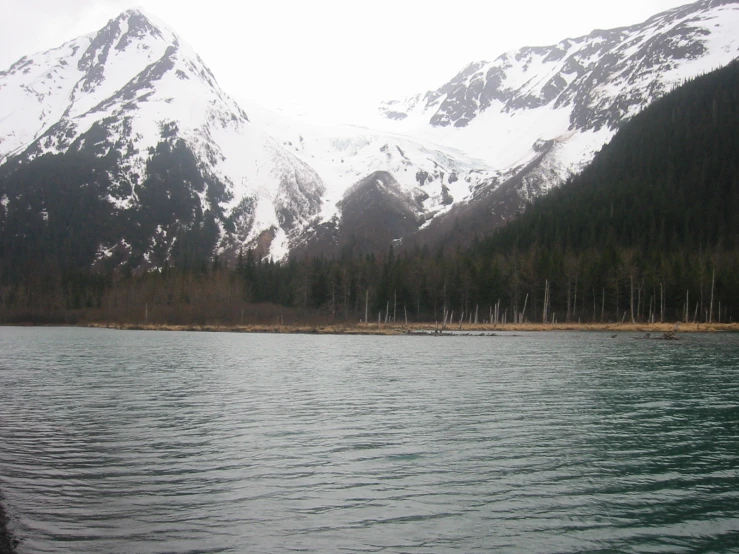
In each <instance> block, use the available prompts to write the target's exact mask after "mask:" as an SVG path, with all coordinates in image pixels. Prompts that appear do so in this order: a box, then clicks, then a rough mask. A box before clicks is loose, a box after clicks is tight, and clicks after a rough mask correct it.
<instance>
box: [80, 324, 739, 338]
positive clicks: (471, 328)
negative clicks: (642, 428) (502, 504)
mask: <svg viewBox="0 0 739 554" xmlns="http://www.w3.org/2000/svg"><path fill="white" fill-rule="evenodd" d="M74 327H88V328H95V329H115V330H122V331H180V332H182V331H187V332H211V333H274V334H307V335H315V334H318V335H387V336H394V335H420V336H426V335H433V336H456V335H459V334H460V333H461V334H470V335H477V334H481V333H482V334H488V336H489V334H491V333H492V334H495V333H497V332H541V331H593V332H611V333H656V334H658V335H659V334H660V333H661V334H664V333H673V332H674V331H675V323H556V324H554V325H552V324H546V323H521V324H513V323H509V324H505V325H489V324H474V323H473V324H468V323H463V324H462V325H461V326H460V325H459V324H455V325H451V326H447V327H446V328H445V329H444V330H443V331H441V328H440V326H437V325H435V324H432V323H410V324H408V325H402V324H392V323H388V324H377V323H370V324H365V323H355V324H333V325H169V324H157V323H84V324H79V325H74ZM437 331H438V332H437ZM716 332H739V323H689V324H684V323H682V324H680V326H679V328H678V329H677V336H679V335H680V334H682V333H716ZM654 338H659V337H654Z"/></svg>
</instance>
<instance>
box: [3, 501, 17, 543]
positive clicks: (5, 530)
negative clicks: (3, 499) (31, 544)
mask: <svg viewBox="0 0 739 554" xmlns="http://www.w3.org/2000/svg"><path fill="white" fill-rule="evenodd" d="M14 552H15V542H14V541H13V536H12V535H11V534H10V532H9V531H8V516H7V515H6V513H5V508H4V506H3V505H2V503H0V554H14Z"/></svg>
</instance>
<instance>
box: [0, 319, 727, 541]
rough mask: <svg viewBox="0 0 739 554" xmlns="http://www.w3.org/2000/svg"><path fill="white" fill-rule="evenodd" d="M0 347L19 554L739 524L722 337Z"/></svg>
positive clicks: (136, 341)
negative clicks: (676, 340) (669, 339)
mask: <svg viewBox="0 0 739 554" xmlns="http://www.w3.org/2000/svg"><path fill="white" fill-rule="evenodd" d="M624 338H626V337H624ZM0 352H2V354H0V441H2V442H1V444H2V449H0V490H2V492H3V496H4V502H5V504H6V506H7V511H8V513H9V515H10V516H11V528H12V530H13V532H14V533H15V535H16V536H17V537H18V538H20V539H21V546H20V549H19V550H20V552H21V553H31V552H33V553H36V552H40V553H44V552H60V551H70V552H79V553H87V552H131V551H135V552H146V553H160V552H162V553H163V552H193V553H194V552H490V551H495V552H731V551H734V552H736V551H737V550H736V545H737V544H739V469H738V468H739V402H737V399H738V398H739V380H737V379H736V370H737V368H739V337H736V336H732V335H723V336H717V335H691V336H686V337H685V338H684V340H682V341H680V343H664V342H659V341H632V340H611V339H609V338H607V337H606V335H602V334H597V333H590V334H587V333H582V334H578V333H542V334H538V333H532V334H527V335H524V336H522V337H512V336H499V337H494V338H490V337H485V338H480V337H457V338H455V339H453V340H440V339H438V338H436V337H341V336H339V337H330V336H292V335H291V336H274V335H237V334H192V333H138V332H116V331H106V330H86V329H8V328H5V329H2V330H0Z"/></svg>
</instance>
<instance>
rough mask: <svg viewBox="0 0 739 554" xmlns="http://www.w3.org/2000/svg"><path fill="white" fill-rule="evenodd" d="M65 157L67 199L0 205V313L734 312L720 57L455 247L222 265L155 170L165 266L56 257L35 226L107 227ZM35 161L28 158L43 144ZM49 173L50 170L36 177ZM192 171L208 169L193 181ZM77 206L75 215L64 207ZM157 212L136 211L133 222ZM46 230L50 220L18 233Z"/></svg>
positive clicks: (727, 110)
mask: <svg viewBox="0 0 739 554" xmlns="http://www.w3.org/2000/svg"><path fill="white" fill-rule="evenodd" d="M167 152H168V153H169V154H171V155H174V154H176V153H177V152H176V148H175V149H171V150H167ZM160 154H161V153H160ZM155 161H156V157H155V156H153V158H152V163H154V162H155ZM186 161H187V157H186V156H185V158H184V162H186ZM184 162H183V168H184V169H183V172H184V171H185V169H186V168H187V167H189V166H188V164H187V163H184ZM69 164H70V175H69V176H68V177H69V179H71V180H72V181H74V182H77V181H82V180H84V181H85V182H88V183H90V190H89V191H88V192H86V193H85V194H83V195H81V196H79V197H70V198H69V200H70V201H72V200H73V203H74V204H75V206H71V205H70V210H73V208H74V209H77V211H74V210H73V211H72V212H71V213H69V214H67V213H59V214H57V213H54V212H52V211H51V210H49V211H48V216H47V218H46V219H45V220H44V221H33V222H32V221H30V220H28V218H27V217H26V216H25V215H24V214H23V213H15V212H7V210H6V212H7V213H6V212H3V213H0V221H2V218H5V219H4V225H5V227H4V228H5V229H8V228H10V227H9V225H11V224H12V225H15V226H16V227H17V228H18V229H19V231H22V232H23V233H25V235H24V236H25V237H27V240H26V242H25V243H21V244H20V246H19V247H18V248H21V249H20V250H17V249H16V250H11V249H10V247H9V245H8V244H5V245H3V246H2V248H3V250H2V253H3V257H4V259H3V260H2V262H3V264H0V265H4V267H5V271H4V272H3V275H4V276H5V282H4V283H0V321H22V320H28V319H32V320H52V321H54V320H60V319H61V320H68V318H69V314H70V313H72V314H73V315H74V317H77V316H79V314H83V315H81V316H80V317H87V318H97V319H105V320H121V321H141V320H143V319H145V318H146V319H148V320H149V321H150V322H151V321H156V322H162V323H166V322H174V323H200V324H203V323H239V322H249V321H262V322H264V321H275V320H279V321H281V322H289V320H290V318H303V319H305V318H314V320H321V321H358V320H360V319H365V318H367V319H369V320H370V321H378V320H380V321H392V320H396V321H404V320H405V319H406V318H407V319H408V321H419V320H420V321H429V320H430V321H434V320H435V321H443V320H445V319H446V320H450V319H452V318H453V319H454V320H455V321H459V320H460V319H463V320H464V321H475V320H477V321H484V320H491V319H495V320H497V321H507V322H522V321H539V322H541V321H543V320H545V321H548V322H550V321H553V320H556V321H558V322H565V321H568V322H577V321H582V322H586V321H596V322H601V321H602V322H614V321H617V322H621V321H624V320H628V321H642V322H643V321H688V320H689V321H698V322H702V321H710V322H717V321H718V322H731V321H735V320H736V318H737V317H738V316H739V217H737V214H738V213H739V63H736V62H735V63H733V64H731V65H729V66H728V67H726V68H724V69H721V70H718V71H716V72H713V73H711V74H709V75H706V76H703V77H700V78H698V79H695V80H693V81H691V82H689V83H686V84H685V85H684V86H682V87H680V88H679V89H676V90H675V91H673V92H672V93H670V94H669V95H667V96H666V97H664V98H663V99H661V100H659V101H658V102H656V103H654V104H653V105H651V106H650V107H649V108H647V109H646V110H645V111H644V112H642V113H641V114H639V115H637V116H635V117H634V118H633V119H632V120H631V121H629V122H628V123H627V124H625V125H624V126H623V128H622V129H621V130H620V131H619V133H618V134H617V135H616V136H615V138H614V139H613V141H612V142H611V143H610V144H609V145H608V146H606V147H604V149H603V151H602V152H601V153H599V154H598V155H597V156H596V159H595V161H594V162H593V164H592V165H591V166H590V167H588V168H587V169H586V170H585V171H584V172H583V173H582V174H581V175H580V176H578V177H576V178H575V179H573V180H572V181H571V182H569V183H567V184H565V185H563V186H562V187H561V188H559V189H557V190H555V191H553V192H552V193H551V194H550V195H549V196H547V197H545V198H543V199H540V200H538V201H537V202H535V203H534V204H533V205H531V206H529V208H528V209H527V210H526V212H525V213H523V214H522V215H521V216H520V217H519V218H518V219H517V220H515V221H513V222H511V223H510V224H508V225H507V226H506V227H504V228H502V229H500V230H499V231H497V232H496V233H495V234H494V235H492V236H490V237H486V238H480V239H479V240H477V241H476V242H475V243H474V244H473V245H472V247H470V248H465V249H463V248H461V247H459V248H456V249H450V248H446V249H442V248H431V247H428V246H415V245H414V246H413V247H405V248H403V247H402V245H401V247H400V248H396V249H392V248H391V249H390V250H389V251H388V252H386V253H384V254H382V255H375V254H363V253H360V251H359V250H358V249H357V248H355V247H354V246H353V245H347V246H346V247H345V248H344V249H343V251H342V252H341V255H340V256H339V257H336V258H314V259H307V258H306V259H301V260H299V261H298V260H295V259H291V260H289V261H288V262H286V263H274V262H271V261H262V260H259V259H258V258H257V256H256V255H255V254H254V253H253V252H243V253H242V255H240V256H239V258H238V262H237V263H236V265H235V267H226V266H224V264H223V263H221V262H220V261H219V260H218V259H217V258H216V259H215V260H212V259H210V258H208V257H207V253H208V252H209V249H210V248H211V245H212V242H213V234H214V233H215V228H213V226H212V225H209V221H208V218H207V214H206V216H204V215H203V214H201V213H200V212H198V210H197V202H195V199H194V197H192V195H191V196H189V197H188V196H187V195H185V196H183V195H181V194H176V193H177V191H178V188H177V186H178V185H177V183H176V182H173V181H172V182H170V181H171V177H172V176H171V175H168V178H170V181H167V183H168V184H167V187H169V188H163V189H162V190H164V191H165V192H166V191H170V192H168V193H167V194H165V196H167V198H168V199H169V198H181V199H182V212H181V214H180V216H179V217H180V218H181V220H182V221H183V222H187V223H188V225H187V226H186V227H183V234H182V235H181V236H180V237H179V241H180V244H182V245H183V246H185V247H186V248H184V249H183V250H182V251H181V252H180V251H178V250H176V249H173V252H172V255H171V258H170V259H171V260H172V263H173V264H174V267H170V266H168V265H165V267H164V268H163V270H161V271H159V270H157V271H154V272H147V273H144V274H140V275H136V274H131V272H130V271H129V270H127V269H126V266H125V265H124V266H118V267H115V268H112V269H111V268H110V266H108V267H104V266H103V267H91V268H88V269H86V270H84V271H80V270H77V271H66V270H65V260H66V259H67V256H70V255H71V256H78V257H79V259H80V260H83V259H89V257H90V255H91V254H92V253H91V252H84V251H79V252H77V251H76V250H75V244H76V242H75V241H73V240H71V241H70V240H68V241H67V242H65V243H63V244H62V243H59V239H58V237H57V238H55V237H56V235H55V233H52V231H53V230H58V229H59V227H58V225H62V226H67V225H69V226H71V228H74V229H79V232H80V233H82V232H85V233H96V232H99V233H105V230H106V228H107V225H106V224H102V223H100V221H99V218H103V217H105V213H104V210H103V209H102V208H101V207H100V198H99V192H98V191H96V190H95V186H96V185H95V184H96V183H97V182H98V181H97V178H95V179H93V178H91V177H89V176H88V175H87V174H85V173H84V171H82V169H79V168H77V166H76V165H75V160H74V159H70V160H69ZM37 166H38V167H36V166H34V168H36V170H38V171H43V169H44V164H43V160H39V162H38V164H37ZM190 173H193V172H192V171H191V172H190ZM182 175H183V176H187V175H188V173H187V172H184V173H183V174H182ZM19 177H20V174H16V178H19ZM183 178H184V177H183ZM56 182H57V180H55V177H54V176H51V175H50V176H49V180H48V183H49V185H50V187H51V185H52V184H53V183H56ZM59 182H61V181H59ZM206 185H207V186H208V187H212V186H213V185H212V184H210V183H204V184H203V185H202V186H200V187H199V188H198V190H205V187H206ZM149 186H150V187H151V190H148V189H147V187H149ZM159 186H160V184H158V183H156V182H154V181H150V182H147V183H145V184H144V187H143V189H142V191H141V192H142V198H143V199H144V200H147V198H148V197H147V196H146V195H147V194H149V192H150V193H151V198H150V199H148V200H147V203H149V204H152V205H153V204H155V203H156V202H158V201H160V200H162V199H160V196H162V194H159V193H157V190H158V187H159ZM5 190H6V191H10V190H11V189H10V188H6V189H5ZM50 193H51V189H49V190H39V193H38V194H36V193H33V191H31V192H28V193H26V195H27V200H28V205H29V206H31V205H33V206H34V209H33V210H31V212H33V213H38V209H43V207H44V206H46V203H45V202H46V200H45V196H44V195H45V194H46V195H48V194H50ZM58 194H64V191H63V190H61V191H59V192H58ZM162 201H163V200H162ZM36 204H38V206H36ZM69 204H70V203H69V202H68V203H67V205H69ZM81 210H82V211H84V212H85V213H86V214H89V222H88V223H86V224H85V225H83V226H81V225H80V223H79V222H76V221H71V220H69V221H68V219H69V218H72V219H73V220H74V219H75V218H78V217H80V215H79V214H80V213H81ZM142 214H144V215H145V213H144V212H142ZM190 214H192V216H191V215H190ZM65 217H66V218H68V219H64V218H65ZM167 223H168V222H166V221H155V220H153V219H152V220H147V219H146V218H144V219H142V220H141V222H140V225H141V226H142V227H143V226H145V225H149V226H150V227H151V226H154V227H155V226H157V225H166V224H167ZM47 229H48V233H50V234H47V235H43V236H41V235H39V236H38V237H36V235H34V233H40V232H41V231H44V232H46V230H47ZM185 230H187V233H184V231H185ZM60 236H62V235H60ZM35 237H36V238H35ZM0 242H1V241H0ZM201 243H202V244H201ZM31 244H41V245H44V250H43V253H44V256H48V257H49V258H48V259H50V260H52V261H53V263H47V264H36V265H33V264H24V265H23V266H22V267H19V266H18V265H17V262H18V261H19V260H22V259H25V258H24V256H27V255H28V252H30V251H29V250H28V248H29V246H28V245H31ZM23 248H25V250H23ZM58 253H63V254H64V256H63V257H61V258H57V257H55V254H58ZM113 261H114V260H113ZM8 262H12V264H11V265H9V264H8ZM70 263H71V264H72V267H73V265H74V259H72V260H71V261H70ZM9 270H10V271H9Z"/></svg>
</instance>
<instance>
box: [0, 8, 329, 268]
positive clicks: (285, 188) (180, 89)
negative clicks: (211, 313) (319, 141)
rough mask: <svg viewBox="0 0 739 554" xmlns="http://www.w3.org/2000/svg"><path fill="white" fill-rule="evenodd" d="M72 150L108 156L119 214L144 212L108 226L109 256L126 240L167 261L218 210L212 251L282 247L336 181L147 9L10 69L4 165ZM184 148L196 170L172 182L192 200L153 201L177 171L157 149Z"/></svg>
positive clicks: (11, 204) (1, 147)
mask: <svg viewBox="0 0 739 554" xmlns="http://www.w3.org/2000/svg"><path fill="white" fill-rule="evenodd" d="M72 153H77V154H87V155H89V156H92V157H94V158H96V159H97V160H105V161H107V162H108V163H105V164H104V167H103V168H102V171H103V173H105V174H106V183H105V187H104V188H105V189H106V190H105V192H104V193H103V192H102V191H101V194H105V199H106V200H107V203H108V207H109V212H110V213H109V214H107V215H108V217H109V218H110V219H111V220H113V219H118V220H126V221H128V222H129V223H130V222H133V221H136V223H137V229H136V232H133V231H132V230H131V229H130V228H128V227H127V225H126V224H124V223H121V222H120V221H119V222H118V224H117V227H118V229H119V232H117V233H113V234H109V233H104V235H105V237H104V240H102V241H101V243H100V244H99V245H97V246H98V257H101V258H105V257H109V256H111V255H112V253H114V252H116V251H120V250H122V249H123V250H127V251H128V252H127V253H126V254H127V255H129V254H130V255H133V256H135V257H141V258H143V262H148V263H151V264H152V265H161V264H163V263H164V262H166V261H171V255H172V251H173V249H174V248H175V247H176V242H177V240H182V239H181V238H180V239H178V234H182V233H183V232H186V231H188V230H192V231H197V230H198V229H197V227H198V226H199V225H200V226H202V224H203V222H204V221H206V220H210V226H211V227H217V232H215V233H211V235H212V237H213V240H212V241H211V242H212V243H213V244H209V245H207V248H208V249H210V250H211V252H210V253H211V254H212V253H214V252H216V251H217V249H221V250H224V249H226V250H227V249H229V248H231V249H234V248H235V247H238V246H240V245H242V244H245V245H255V244H256V243H257V242H259V243H260V244H261V245H262V247H263V248H262V250H263V252H264V253H265V254H272V255H274V256H276V257H281V256H282V255H284V253H285V252H286V251H287V248H288V242H289V241H288V237H289V235H290V234H294V233H297V232H299V231H300V230H301V229H302V226H303V225H304V224H305V222H306V221H307V220H308V219H309V218H311V217H312V216H314V215H315V214H316V213H318V211H319V210H320V207H321V197H322V195H323V193H324V190H325V187H324V185H323V182H322V181H321V179H320V177H319V176H318V175H317V174H316V172H315V171H313V170H312V169H311V168H310V167H309V166H307V165H306V164H305V163H303V162H301V161H300V160H299V159H298V158H297V157H295V156H294V155H293V154H291V153H290V152H289V151H288V150H287V149H285V148H283V147H282V146H280V145H279V144H278V143H277V142H276V141H274V140H273V139H272V138H271V137H269V136H268V135H267V134H265V133H264V132H263V131H262V130H261V129H259V128H257V127H255V126H254V125H252V124H251V123H250V121H249V119H248V117H247V115H246V113H245V112H244V111H243V110H242V109H241V108H240V107H239V106H238V105H237V104H236V102H234V101H233V100H232V99H231V98H230V97H229V96H228V95H227V94H226V93H225V92H224V91H223V90H221V88H220V87H219V85H218V84H217V82H216V80H215V78H214V76H213V74H212V73H211V72H210V71H209V70H208V68H207V67H206V66H205V65H204V64H203V62H202V60H201V59H200V58H199V56H198V55H197V54H196V53H195V52H193V51H192V50H191V49H190V48H189V47H188V46H187V45H186V44H184V43H183V42H182V41H181V40H180V39H179V38H178V37H177V36H176V35H175V34H174V33H172V32H171V31H169V30H168V29H167V28H166V27H165V26H163V25H161V24H158V23H154V22H153V21H152V19H151V18H150V17H148V16H146V15H144V14H143V13H142V12H140V11H138V10H131V11H127V12H125V13H123V14H121V15H120V16H119V17H117V18H116V19H114V20H112V21H110V22H109V23H108V24H107V25H106V26H105V27H104V28H103V29H102V30H100V31H99V32H98V33H95V34H91V35H88V36H83V37H80V38H78V39H76V40H73V41H71V42H68V43H66V44H64V45H63V46H61V47H59V48H57V49H54V50H50V51H48V52H44V53H41V54H38V55H36V56H33V57H30V58H28V57H25V58H22V59H21V60H19V61H18V62H17V63H15V64H14V65H13V66H12V67H10V69H9V70H7V71H5V72H2V73H0V168H2V169H3V170H4V171H5V173H6V174H7V173H8V172H19V171H23V170H24V169H25V168H26V167H27V166H29V165H30V164H33V162H34V161H36V160H38V159H40V158H41V157H42V156H43V155H44V154H52V155H70V154H72ZM178 155H179V156H180V157H184V158H189V161H190V162H192V163H191V166H192V167H191V168H190V169H191V170H192V171H191V174H190V175H185V176H183V177H184V179H183V180H184V181H185V182H186V186H185V187H184V188H183V187H181V183H170V184H169V185H166V186H170V189H171V190H170V189H168V190H167V191H166V195H167V196H168V200H170V201H171V203H174V202H175V201H176V202H180V203H184V204H185V206H184V207H183V208H182V209H181V210H180V211H181V212H182V213H178V214H177V215H176V216H174V217H173V211H172V208H171V206H165V205H159V206H157V207H156V209H155V208H154V207H153V206H151V205H147V202H149V203H150V202H151V201H153V197H156V195H157V194H158V192H157V191H155V190H153V189H154V188H156V189H161V188H162V187H163V186H165V185H163V184H162V183H157V182H156V179H154V177H155V173H156V172H157V171H158V169H161V171H159V173H160V174H161V175H159V177H158V178H159V179H160V180H161V179H164V180H166V179H167V175H166V174H167V173H169V172H170V168H169V167H164V168H157V163H156V162H157V160H159V161H160V162H163V163H164V161H165V160H164V158H166V157H169V158H172V157H173V156H175V157H177V156H178ZM184 158H183V159H184ZM172 161H173V160H171V159H170V160H168V161H166V163H172ZM17 180H18V179H6V181H8V182H11V183H12V182H15V181H17ZM9 186H11V185H6V189H7V188H8V187H9ZM172 187H175V188H177V187H179V188H177V191H175V189H174V188H172ZM26 192H28V191H21V190H4V191H2V190H0V196H2V198H3V206H4V213H5V214H6V215H7V214H9V213H11V212H12V211H13V210H14V209H23V206H22V205H23V204H32V203H33V202H32V200H31V199H30V198H27V197H26V196H27V195H26V194H25V193H26ZM152 195H153V196H152ZM175 196H177V198H176V199H173V197H175ZM36 208H39V209H40V211H41V212H44V213H47V212H48V211H49V210H53V209H54V207H53V206H36ZM142 213H148V214H149V217H148V218H147V221H146V224H144V223H143V222H140V221H138V219H137V218H138V216H139V215H140V214H142ZM141 227H145V228H146V229H147V231H146V232H144V233H143V234H142V233H141V232H139V231H140V228H141ZM133 235H136V236H137V238H134V237H133Z"/></svg>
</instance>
